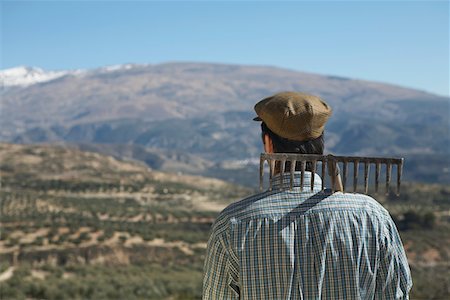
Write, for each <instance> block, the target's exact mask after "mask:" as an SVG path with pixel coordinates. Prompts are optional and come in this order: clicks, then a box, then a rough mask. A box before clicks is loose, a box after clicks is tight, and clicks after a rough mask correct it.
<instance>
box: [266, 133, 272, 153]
mask: <svg viewBox="0 0 450 300" xmlns="http://www.w3.org/2000/svg"><path fill="white" fill-rule="evenodd" d="M264 151H266V153H273V142H272V139H271V138H270V136H269V135H268V134H264Z"/></svg>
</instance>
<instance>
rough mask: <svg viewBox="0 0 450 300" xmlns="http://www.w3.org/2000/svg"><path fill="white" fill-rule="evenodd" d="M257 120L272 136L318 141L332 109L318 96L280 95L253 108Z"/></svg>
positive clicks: (293, 93)
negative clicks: (262, 123) (267, 128)
mask: <svg viewBox="0 0 450 300" xmlns="http://www.w3.org/2000/svg"><path fill="white" fill-rule="evenodd" d="M255 111H256V114H257V115H258V117H256V118H254V119H253V120H255V121H263V122H264V123H266V125H267V127H269V129H270V130H272V131H273V132H274V133H275V134H277V135H279V136H281V137H283V138H286V139H290V140H294V141H306V140H311V139H315V138H318V137H319V136H320V135H321V134H322V133H323V130H324V128H325V123H326V122H327V120H328V118H329V117H330V116H331V112H332V110H331V107H330V106H329V105H328V104H327V103H325V101H323V100H322V99H320V98H319V97H317V96H314V95H309V94H304V93H296V92H282V93H278V94H275V95H273V96H270V97H268V98H265V99H263V100H261V101H259V102H258V103H256V105H255Z"/></svg>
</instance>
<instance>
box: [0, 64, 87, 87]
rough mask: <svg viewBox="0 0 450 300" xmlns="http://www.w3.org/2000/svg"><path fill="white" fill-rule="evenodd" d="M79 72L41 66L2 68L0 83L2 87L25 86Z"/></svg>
mask: <svg viewBox="0 0 450 300" xmlns="http://www.w3.org/2000/svg"><path fill="white" fill-rule="evenodd" d="M79 72H80V71H44V70H42V69H40V68H35V67H25V66H20V67H15V68H10V69H5V70H0V83H1V87H11V86H22V87H25V86H29V85H32V84H36V83H40V82H46V81H50V80H53V79H56V78H59V77H62V76H65V75H67V74H75V73H79Z"/></svg>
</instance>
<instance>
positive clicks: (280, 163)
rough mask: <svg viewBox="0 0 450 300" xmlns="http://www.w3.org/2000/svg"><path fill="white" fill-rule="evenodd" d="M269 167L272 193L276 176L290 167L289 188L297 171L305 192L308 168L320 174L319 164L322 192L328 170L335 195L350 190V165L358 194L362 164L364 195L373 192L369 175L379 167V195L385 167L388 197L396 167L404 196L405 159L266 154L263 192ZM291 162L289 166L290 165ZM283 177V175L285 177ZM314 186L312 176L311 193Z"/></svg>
mask: <svg viewBox="0 0 450 300" xmlns="http://www.w3.org/2000/svg"><path fill="white" fill-rule="evenodd" d="M266 161H267V162H268V165H269V190H272V181H273V176H274V174H275V173H276V172H275V170H277V171H278V172H279V173H281V174H283V173H285V172H287V171H286V170H285V169H286V166H288V168H289V171H288V172H289V173H290V183H289V188H290V189H292V188H293V184H294V172H295V171H296V170H300V172H301V175H300V189H301V190H303V185H304V184H303V179H304V172H305V168H306V166H307V165H308V168H309V169H310V170H311V172H312V173H316V169H317V166H318V164H320V165H321V173H322V175H321V177H322V190H324V189H325V186H324V184H325V171H326V169H328V175H329V176H330V179H331V190H332V192H335V191H341V192H343V193H345V192H346V190H347V176H348V165H349V164H353V192H356V191H357V186H358V170H359V165H360V164H363V165H364V193H365V194H367V193H368V189H369V173H370V166H371V165H375V193H378V189H379V182H380V172H381V168H382V166H383V165H385V171H386V176H385V179H386V194H387V193H388V192H389V185H390V183H391V173H392V166H393V165H395V166H397V167H396V169H397V195H399V194H400V183H401V177H402V169H403V158H389V157H358V156H334V155H331V154H329V155H315V154H294V153H270V154H269V153H262V154H261V158H260V170H259V182H260V190H263V182H264V178H263V177H264V165H265V162H266ZM286 163H288V164H286ZM339 164H341V165H342V168H343V172H342V173H343V178H342V179H341V176H340V174H339V173H340V172H339V169H340V167H339ZM281 178H283V176H281ZM283 187H284V185H283V181H281V188H282V189H283ZM313 187H314V176H311V187H310V188H311V190H313Z"/></svg>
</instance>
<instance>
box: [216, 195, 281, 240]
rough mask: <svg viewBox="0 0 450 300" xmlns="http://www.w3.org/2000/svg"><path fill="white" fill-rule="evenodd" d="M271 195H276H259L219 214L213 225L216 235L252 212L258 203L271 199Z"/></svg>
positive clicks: (235, 204)
mask: <svg viewBox="0 0 450 300" xmlns="http://www.w3.org/2000/svg"><path fill="white" fill-rule="evenodd" d="M271 194H274V193H273V192H263V193H258V194H254V195H251V196H248V197H246V198H244V199H241V200H238V201H236V202H233V203H231V204H230V205H228V206H227V207H226V208H225V209H223V210H222V211H221V212H220V213H219V215H218V216H217V218H216V220H215V222H214V223H213V226H212V231H213V232H214V233H216V234H217V233H221V232H223V231H225V230H226V229H227V228H228V226H229V225H230V223H233V222H234V220H237V219H240V218H241V217H242V216H243V215H245V214H246V213H247V212H248V211H249V210H252V209H253V208H254V206H255V205H258V202H259V201H260V200H263V199H265V198H267V197H269V196H270V195H271Z"/></svg>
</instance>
